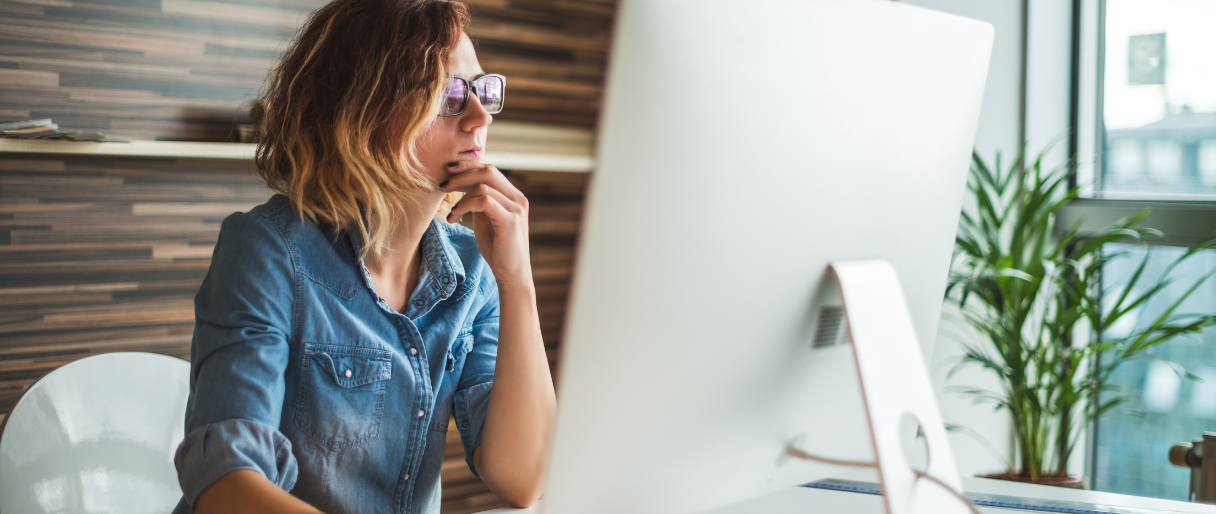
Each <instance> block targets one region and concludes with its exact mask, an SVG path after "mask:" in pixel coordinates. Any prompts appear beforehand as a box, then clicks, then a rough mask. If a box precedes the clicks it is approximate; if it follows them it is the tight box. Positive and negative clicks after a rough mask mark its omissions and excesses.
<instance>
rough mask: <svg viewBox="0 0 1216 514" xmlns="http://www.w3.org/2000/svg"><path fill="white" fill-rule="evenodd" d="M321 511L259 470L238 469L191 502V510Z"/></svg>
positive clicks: (205, 513)
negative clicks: (192, 505)
mask: <svg viewBox="0 0 1216 514" xmlns="http://www.w3.org/2000/svg"><path fill="white" fill-rule="evenodd" d="M320 512H321V511H319V510H317V509H315V508H313V506H311V505H309V504H307V503H304V501H303V500H300V499H299V498H296V497H295V496H292V495H291V494H290V493H288V492H287V491H284V490H282V489H279V487H278V486H276V485H274V483H273V482H271V481H270V480H267V479H266V477H264V476H262V474H261V473H258V472H257V471H253V470H251V469H238V470H236V471H233V472H231V473H228V474H227V475H224V476H223V477H221V478H220V479H219V480H216V481H215V483H214V484H211V487H208V488H207V490H206V491H203V494H200V495H199V496H198V500H196V501H195V502H194V514H242V513H250V514H254V513H273V514H320Z"/></svg>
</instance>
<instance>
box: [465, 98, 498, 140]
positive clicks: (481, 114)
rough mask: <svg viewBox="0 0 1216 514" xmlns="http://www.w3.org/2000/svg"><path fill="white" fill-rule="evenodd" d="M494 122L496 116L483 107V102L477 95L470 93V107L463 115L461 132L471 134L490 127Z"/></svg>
mask: <svg viewBox="0 0 1216 514" xmlns="http://www.w3.org/2000/svg"><path fill="white" fill-rule="evenodd" d="M493 122H494V116H493V115H491V114H490V113H489V112H487V111H486V108H485V107H482V105H481V100H480V99H478V98H477V95H475V94H472V92H470V94H469V105H468V107H467V108H465V110H464V114H461V119H460V128H461V130H464V131H465V132H470V131H472V130H474V129H477V128H480V127H486V126H489V125H490V123H493Z"/></svg>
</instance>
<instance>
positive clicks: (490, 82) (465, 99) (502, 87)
mask: <svg viewBox="0 0 1216 514" xmlns="http://www.w3.org/2000/svg"><path fill="white" fill-rule="evenodd" d="M470 90H472V91H476V92H477V100H478V101H480V102H481V106H482V108H484V109H485V110H486V112H488V113H490V114H498V113H499V112H502V104H503V97H504V96H505V95H506V92H507V78H506V77H504V76H502V75H482V76H480V77H477V78H476V79H473V80H472V81H470V80H469V79H466V78H464V77H448V85H447V87H445V88H444V89H443V104H442V105H440V106H439V115H440V116H456V115H457V114H460V113H462V112H464V109H465V107H468V105H469V91H470Z"/></svg>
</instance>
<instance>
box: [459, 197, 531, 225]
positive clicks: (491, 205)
mask: <svg viewBox="0 0 1216 514" xmlns="http://www.w3.org/2000/svg"><path fill="white" fill-rule="evenodd" d="M470 212H480V213H482V214H485V215H486V216H487V217H489V218H490V221H491V222H499V223H502V222H510V220H511V219H513V218H514V217H515V214H514V213H512V212H510V211H508V210H507V209H506V208H505V207H503V206H502V204H501V203H500V202H499V201H498V200H496V199H494V197H493V196H491V195H482V196H476V197H473V198H466V199H464V200H461V201H460V203H459V204H457V207H454V208H452V212H451V213H449V214H448V223H455V222H456V221H458V220H460V218H462V217H464V215H465V214H466V213H470Z"/></svg>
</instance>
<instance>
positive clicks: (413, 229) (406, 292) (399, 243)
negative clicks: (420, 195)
mask: <svg viewBox="0 0 1216 514" xmlns="http://www.w3.org/2000/svg"><path fill="white" fill-rule="evenodd" d="M442 200H443V196H442V193H440V195H439V196H436V197H435V198H434V199H432V198H425V199H423V201H419V202H413V203H412V204H411V205H410V206H407V207H406V209H405V213H404V216H403V217H402V218H403V221H402V222H400V223H398V224H397V225H396V226H394V227H392V228H391V229H390V230H389V235H388V238H387V240H386V241H385V243H386V244H385V247H384V248H383V249H382V250H381V251H380V254H379V255H376V254H373V253H370V252H369V253H368V254H367V257H366V258H365V259H364V263H365V264H366V266H367V272H368V274H369V275H371V279H372V286H374V287H375V288H376V293H377V294H379V295H380V297H381V298H383V299H384V301H385V302H387V303H388V305H389V307H391V308H393V310H396V311H397V312H402V311H404V310H405V305H406V302H408V301H409V299H410V295H411V294H413V292H414V289H416V288H417V287H418V268H419V266H420V265H421V263H422V254H421V252H420V250H419V243H421V241H422V236H423V235H424V234H426V231H427V228H429V227H430V225H431V220H432V219H433V218H434V217H435V212H437V211H438V210H439V204H440V202H441V201H442Z"/></svg>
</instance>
